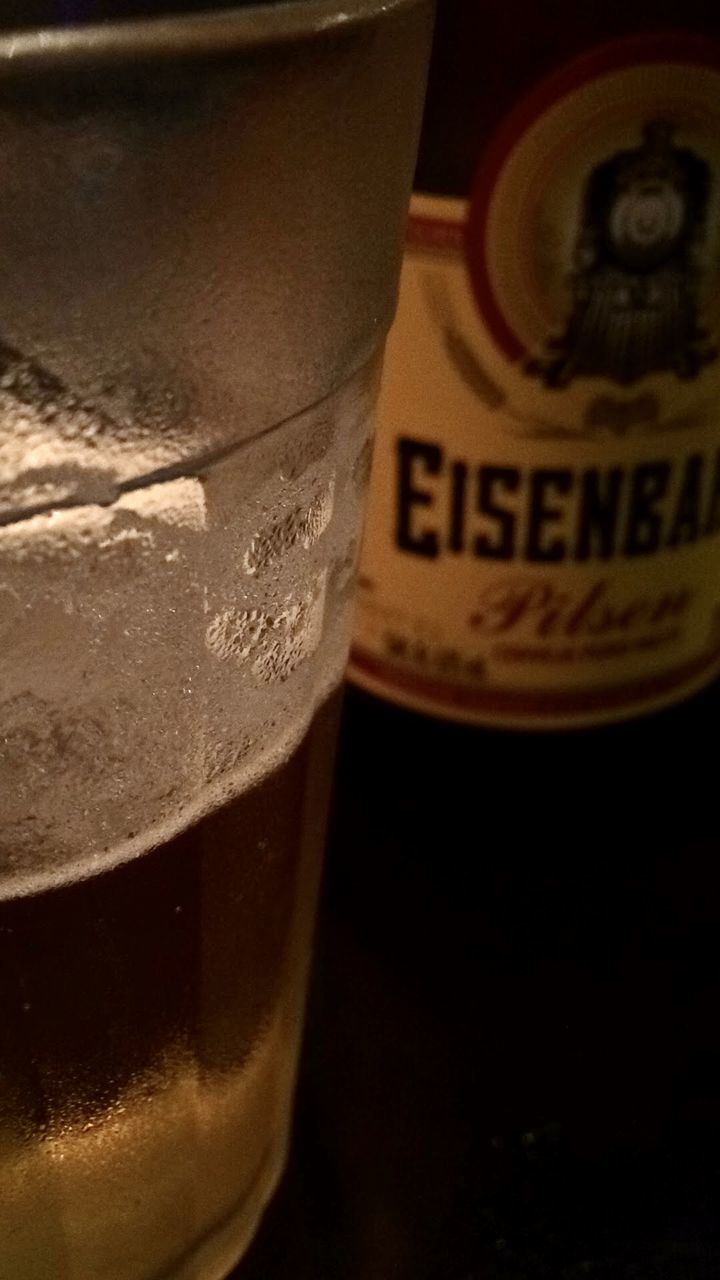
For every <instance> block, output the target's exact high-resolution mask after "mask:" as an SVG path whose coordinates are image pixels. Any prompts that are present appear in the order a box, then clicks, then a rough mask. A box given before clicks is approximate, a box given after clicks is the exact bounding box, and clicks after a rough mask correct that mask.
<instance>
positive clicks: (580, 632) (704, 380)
mask: <svg viewBox="0 0 720 1280" xmlns="http://www.w3.org/2000/svg"><path fill="white" fill-rule="evenodd" d="M719 334H720V48H719V47H718V46H717V45H716V44H714V43H713V42H710V41H707V40H704V39H701V38H699V37H690V36H687V37H684V36H682V35H678V34H672V35H670V36H667V35H657V36H648V37H641V38H637V39H635V38H633V39H631V40H626V41H622V42H617V43H615V44H613V45H610V46H607V47H605V48H602V49H600V50H596V51H595V52H594V53H592V54H590V55H588V56H586V57H584V58H582V59H580V60H579V61H577V62H576V63H574V64H572V65H571V66H569V67H565V68H563V69H562V70H561V71H560V72H558V73H556V74H555V75H553V76H552V77H551V78H550V79H548V80H547V81H545V82H543V83H542V84H541V85H540V86H538V87H537V88H536V90H535V91H534V92H533V93H532V94H531V95H530V96H529V97H528V99H526V100H525V101H523V102H522V103H521V104H520V105H519V107H518V108H517V109H516V111H515V112H514V113H513V115H512V116H511V117H510V118H509V119H508V120H507V121H506V122H505V124H504V126H503V127H502V128H501V130H500V131H499V133H498V135H497V136H496V137H494V138H493V139H492V140H491V142H490V145H489V146H488V148H487V150H486V152H485V154H484V155H483V156H482V158H481V162H480V165H479V169H478V173H477V178H476V182H475V184H474V188H473V191H472V192H471V196H470V199H469V200H468V201H458V200H445V199H439V198H436V197H426V196H419V195H418V196H416V197H414V199H413V205H412V211H411V219H410V226H409V234H408V246H407V252H406V256H405V262H404V267H403V274H402V282H401V294H400V307H399V313H398V317H397V322H396V325H395V328H394V330H393V332H392V334H391V337H390V342H389V349H388V356H387V364H386V372H385V380H384V388H383V393H382V397H381V407H380V425H379V429H378V436H377V441H376V448H375V458H374V463H373V471H372V477H371V486H370V506H369V515H368V524H367V528H366V535H365V541H364V547H363V555H362V562H361V574H360V582H359V592H358V604H357V613H356V624H355V642H354V650H353V658H352V663H351V672H350V674H351V677H352V679H354V680H355V681H356V682H357V683H359V684H362V685H363V686H364V687H366V688H368V689H369V690H371V691H372V692H375V693H378V694H380V695H383V696H386V697H389V698H391V699H393V700H395V701H397V702H400V703H402V704H405V705H408V706H411V707H414V708H416V709H419V710H422V711H427V712H430V713H434V714H438V715H445V716H449V717H453V718H457V719H462V720H469V721H475V722H479V723H490V724H493V723H494V724H498V725H507V726H522V727H528V728H533V727H536V728H547V727H564V726H567V727H570V726H573V725H580V724H594V723H600V722H603V721H609V720H614V719H619V718H623V717H626V716H628V715H632V714H636V713H638V712H640V711H643V710H649V709H653V708H659V707H661V706H663V705H667V704H669V703H671V702H674V701H677V700H678V699H680V698H683V697H685V696H687V695H688V694H689V693H690V692H692V691H693V690H695V689H698V688H700V687H702V685H703V684H705V683H707V682H708V681H709V680H710V679H712V678H713V677H714V676H715V675H717V674H718V672H719V671H720V358H719V355H718V345H719V344H718V335H719Z"/></svg>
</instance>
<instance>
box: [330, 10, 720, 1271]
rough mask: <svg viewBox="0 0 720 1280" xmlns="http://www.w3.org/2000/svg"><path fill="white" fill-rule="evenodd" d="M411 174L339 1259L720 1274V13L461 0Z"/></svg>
mask: <svg viewBox="0 0 720 1280" xmlns="http://www.w3.org/2000/svg"><path fill="white" fill-rule="evenodd" d="M416 191H417V194H416V195H415V197H414V200H413V206H412V211H411V216H410V221H409V228H408V243H407V253H406V260H405V266H404V271H403V280H402V287H401V300H400V307H399V314H398V318H397V323H396V327H395V330H394V333H393V335H392V337H391V341H390V346H389V351H388V363H387V368H386V375H385V386H384V393H383V399H382V402H381V415H380V422H379V427H378V435H377V442H376V451H375V459H374V464H373V472H372V479H371V489H370V508H369V518H368V525H367V530H366V535H365V543H364V548H363V555H362V561H361V572H360V581H359V591H358V607H357V615H356V630H355V645H354V652H353V660H352V667H351V682H352V683H351V686H350V688H349V689H348V694H347V702H346V709H345V719H344V728H343V735H342V748H341V758H340V768H339V776H338V787H337V801H336V808H335V818H334V835H333V845H332V850H331V859H330V870H329V882H328V884H329V888H328V896H329V915H328V919H329V920H330V924H329V925H328V926H327V929H328V930H329V931H330V932H329V933H328V934H327V936H326V939H325V942H324V950H323V951H322V953H321V956H322V959H321V967H320V988H321V996H320V999H321V1000H322V1002H324V1003H323V1004H322V1008H323V1011H324V1012H323V1017H324V1019H325V1023H326V1024H327V1026H328V1027H329V1028H330V1030H328V1031H327V1046H326V1054H327V1058H326V1061H327V1063H328V1064H330V1065H329V1066H328V1068H327V1070H328V1071H329V1072H331V1070H332V1071H334V1072H335V1079H336V1080H337V1079H338V1078H342V1081H343V1088H342V1093H343V1098H342V1102H341V1103H340V1102H337V1103H335V1104H334V1106H335V1110H334V1112H333V1119H332V1124H328V1130H329V1131H331V1132H332V1134H333V1135H334V1136H333V1141H334V1142H335V1143H336V1144H337V1146H338V1151H339V1154H337V1160H338V1161H339V1163H340V1165H341V1168H342V1178H344V1179H345V1182H344V1184H343V1185H344V1186H345V1187H346V1194H347V1203H348V1206H349V1207H348V1210H347V1212H348V1213H349V1214H350V1215H351V1216H352V1215H356V1222H357V1223H360V1224H362V1230H360V1229H358V1230H356V1232H355V1236H354V1238H355V1239H360V1238H362V1240H363V1245H362V1250H363V1251H364V1252H363V1259H364V1261H363V1262H362V1263H361V1262H360V1261H357V1259H356V1262H357V1265H356V1267H355V1268H354V1269H353V1266H352V1265H350V1263H348V1267H347V1270H346V1272H345V1274H346V1275H353V1276H354V1275H357V1276H358V1277H361V1276H364V1275H365V1274H367V1275H373V1276H374V1277H376V1276H386V1275H387V1276H390V1275H392V1276H403V1277H404V1276H407V1277H408V1278H409V1277H412V1278H413V1280H418V1277H425V1276H427V1277H428V1278H429V1280H466V1277H470V1276H473V1277H474V1276H475V1275H476V1274H477V1275H482V1276H483V1277H492V1278H494V1277H501V1276H502V1277H504V1278H507V1280H511V1278H512V1280H519V1278H520V1277H522V1280H540V1277H542V1278H543V1280H546V1278H547V1277H553V1280H555V1278H556V1277H559V1276H561V1275H562V1276H563V1277H571V1278H572V1280H575V1277H581V1276H583V1277H584V1276H586V1275H587V1276H591V1277H593V1280H597V1278H600V1277H602V1280H605V1278H606V1277H608V1278H609V1277H612V1278H613V1280H618V1278H621V1280H624V1278H625V1277H628V1278H629V1277H631V1276H633V1277H641V1276H642V1277H646V1276H650V1275H652V1276H656V1275H657V1276H660V1275H662V1277H663V1280H681V1278H682V1280H686V1278H687V1277H689V1276H691V1275H692V1276H693V1277H703V1278H705V1277H710V1276H711V1275H713V1276H714V1275H717V1274H720V1271H719V1264H720V1243H719V1241H718V1231H717V1222H716V1220H715V1218H714V1213H713V1203H714V1201H713V1196H714V1195H716V1194H717V1190H718V1187H719V1185H720V1178H719V1176H718V1175H719V1174H720V1161H719V1159H718V1152H719V1151H720V1016H719V1015H720V876H719V873H718V863H719V855H720V838H719V837H718V819H717V812H716V805H715V794H714V792H715V786H716V785H717V783H716V775H717V764H716V747H715V740H716V736H717V729H718V715H719V711H720V707H719V698H718V680H717V676H718V672H719V671H720V395H719V392H720V257H719V252H720V16H719V11H718V9H717V7H716V6H713V5H710V4H708V3H706V2H705V0H686V2H685V3H683V4H679V3H678V2H677V0H603V2H602V3H600V2H599V0H589V2H588V3H584V4H564V3H562V4H560V3H556V4H551V5H542V6H541V5H520V4H515V3H512V0H510V2H507V3H499V2H494V3H489V4H481V3H479V2H477V0H441V3H440V10H439V16H438V26H437V32H436V44H435V53H434V59H433V64H432V68H431V75H430V89H429V98H428V103H427V109H426V116H425V122H424V130H423V138H422V143H421V153H420V159H419V163H418V169H417V181H416ZM341 954H342V957H344V962H345V966H346V967H345V970H343V969H342V966H341V965H340V964H339V962H338V957H339V956H340V955H341ZM348 966H349V971H350V972H351V973H352V975H353V978H352V982H351V984H350V985H351V987H352V993H351V997H350V998H348V978H347V973H348ZM338 974H341V977H338V976H337V975H338ZM338 1027H339V1028H341V1029H342V1028H344V1029H345V1030H344V1033H343V1032H342V1030H341V1031H340V1032H338ZM331 1093H332V1090H329V1095H330V1094H331ZM326 1105H330V1104H326ZM343 1126H344V1128H343ZM342 1134H344V1135H345V1136H344V1139H342V1141H344V1142H345V1147H344V1148H343V1150H344V1153H345V1154H343V1152H342V1151H340V1147H341V1145H342V1144H341V1136H338V1135H342ZM349 1152H352V1154H348V1153H349ZM379 1223H381V1224H382V1230H381V1229H380V1227H379V1225H378V1224H379ZM357 1248H358V1249H359V1248H360V1246H359V1245H358V1246H357ZM349 1256H355V1255H353V1254H352V1250H351V1252H350V1255H349ZM389 1259H392V1263H391V1261H389ZM393 1267H394V1268H395V1269H392V1268H393Z"/></svg>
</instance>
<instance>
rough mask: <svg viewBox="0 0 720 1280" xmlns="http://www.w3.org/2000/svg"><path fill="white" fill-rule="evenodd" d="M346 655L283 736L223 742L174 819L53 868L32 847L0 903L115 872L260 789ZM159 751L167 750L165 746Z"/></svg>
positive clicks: (4, 885)
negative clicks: (221, 753)
mask: <svg viewBox="0 0 720 1280" xmlns="http://www.w3.org/2000/svg"><path fill="white" fill-rule="evenodd" d="M345 657H346V655H345V649H344V647H343V648H342V650H339V651H338V653H337V654H336V660H335V662H333V663H332V664H323V677H324V678H323V680H322V682H321V684H320V685H319V687H318V691H317V694H316V697H315V699H314V701H313V702H312V704H311V705H310V706H309V707H308V709H307V713H306V714H305V715H304V716H302V717H297V718H296V719H294V720H293V721H292V723H291V724H290V725H288V726H286V727H285V729H284V731H283V732H282V733H279V734H278V733H277V731H276V729H275V728H274V726H272V725H268V726H266V729H267V733H266V742H265V745H264V746H262V747H259V748H258V747H256V746H255V745H254V743H253V744H248V743H247V742H244V741H243V740H242V738H240V739H239V740H238V741H237V742H236V743H235V744H223V746H224V749H225V751H226V752H227V753H228V754H227V755H226V756H225V757H224V758H223V759H220V760H219V761H217V760H216V761H213V762H210V768H209V769H208V771H207V777H206V779H205V780H204V781H203V783H202V784H201V785H200V786H199V787H198V788H197V789H196V790H195V791H194V792H193V793H192V794H191V795H189V796H188V797H187V798H186V799H180V798H175V803H174V805H173V812H172V814H171V815H167V816H165V815H164V816H163V817H161V818H160V819H158V820H157V821H155V822H152V823H150V824H148V825H147V826H144V827H143V828H142V830H140V831H138V832H137V833H133V834H132V835H130V834H129V835H128V836H127V837H126V838H124V839H121V840H118V841H115V842H114V843H113V844H112V845H111V846H110V847H108V848H105V849H102V850H98V851H94V852H90V853H87V854H84V855H81V856H80V857H77V856H75V857H72V856H70V857H65V856H64V855H63V854H60V855H59V856H56V857H55V858H54V859H53V861H51V862H50V863H49V864H45V865H42V866H40V867H38V866H37V865H35V866H33V865H32V863H33V857H32V846H31V852H30V856H29V857H28V864H29V865H27V866H25V865H22V864H16V865H9V866H8V867H7V868H0V902H1V901H7V900H9V899H14V898H20V897H30V896H32V895H34V894H38V893H45V892H48V891H51V890H55V889H61V888H64V887H67V886H69V885H72V884H77V883H79V882H80V881H82V880H89V879H91V878H92V877H94V876H97V875H103V874H105V873H106V872H108V871H112V870H114V869H115V868H116V867H119V866H121V865H122V864H124V863H127V862H130V861H131V860H133V859H135V858H139V857H142V856H143V855H144V854H147V853H150V852H152V850H153V849H156V848H158V847H159V846H160V845H162V844H166V843H168V842H169V841H170V840H173V839H175V838H176V837H177V836H179V835H182V833H183V832H184V831H187V830H188V829H189V828H190V827H192V826H194V825H195V824H196V823H198V822H200V821H202V819H203V818H206V817H208V816H209V815H210V814H212V813H214V812H215V811H216V810H218V809H221V808H223V807H224V806H225V805H227V804H230V803H231V802H232V801H234V800H237V799H239V798H240V797H241V796H242V795H244V794H245V793H246V792H248V791H250V790H251V789H252V788H254V787H256V786H258V785H260V784H261V783H262V782H263V781H264V780H265V779H266V778H268V777H269V776H270V775H271V774H272V773H274V772H275V771H276V770H278V769H280V768H281V767H282V766H283V765H284V764H286V763H287V761H288V760H289V759H290V757H291V756H292V754H293V752H294V751H296V750H297V748H298V747H299V746H300V745H301V743H302V740H303V738H304V736H305V734H306V733H307V732H308V731H309V730H310V727H311V725H312V721H313V719H314V717H315V714H316V713H317V711H318V710H319V709H320V708H321V707H322V705H323V704H324V703H325V702H326V701H327V700H328V699H329V698H330V697H331V696H332V694H333V693H334V692H335V691H336V690H337V688H338V687H339V685H340V684H341V681H342V678H343V675H344V668H345ZM156 749H157V750H158V751H162V743H161V742H160V743H158V744H157V747H156ZM233 753H234V754H233ZM248 756H249V757H250V758H249V759H248V758H247V757H248ZM142 766H143V762H142V761H139V767H140V768H142ZM41 838H42V834H41V833H40V834H39V835H37V836H34V840H37V839H41ZM11 839H12V835H11Z"/></svg>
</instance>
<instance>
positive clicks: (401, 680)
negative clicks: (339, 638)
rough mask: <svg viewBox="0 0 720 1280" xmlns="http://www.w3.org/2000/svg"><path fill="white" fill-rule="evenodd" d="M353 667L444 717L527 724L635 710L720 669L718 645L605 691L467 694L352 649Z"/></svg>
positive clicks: (462, 688) (480, 690) (477, 690)
mask: <svg viewBox="0 0 720 1280" xmlns="http://www.w3.org/2000/svg"><path fill="white" fill-rule="evenodd" d="M351 662H352V665H353V666H354V667H356V668H357V670H358V671H359V672H363V671H364V672H365V673H366V674H367V675H368V676H372V677H373V679H375V680H377V681H378V682H381V683H382V684H385V685H386V686H387V689H388V693H392V690H393V689H397V690H398V692H400V691H404V692H405V693H407V694H410V695H413V694H414V695H416V696H417V697H418V698H423V699H425V700H426V701H428V702H434V703H436V704H437V706H438V707H442V708H444V709H445V710H446V711H447V712H449V713H451V712H453V711H456V712H460V711H462V712H465V713H471V712H477V713H478V714H481V713H484V714H486V715H497V716H501V715H503V714H505V715H512V716H524V717H527V719H528V720H543V719H550V718H556V717H558V716H562V717H566V718H567V720H568V722H570V721H572V719H573V716H587V715H588V714H592V713H593V712H595V713H597V714H598V715H602V713H603V712H607V711H621V710H625V709H627V710H629V711H632V710H635V709H637V708H639V707H642V706H643V705H644V704H646V703H648V702H652V701H653V700H654V699H662V698H664V697H665V696H666V695H667V694H670V693H672V692H674V691H676V690H679V689H682V688H683V687H684V686H690V685H693V684H694V683H695V682H696V681H697V680H699V679H700V678H701V677H702V676H704V675H707V676H708V679H709V678H711V676H712V675H714V674H715V673H716V672H717V670H718V668H720V645H718V646H717V647H716V648H714V649H712V650H709V651H707V652H705V653H703V654H702V655H700V656H699V657H697V658H695V659H693V660H692V661H690V662H686V663H683V664H682V665H681V666H678V667H675V668H674V669H672V670H670V671H665V672H660V673H658V674H657V675H653V676H646V677H645V678H644V679H638V680H629V681H625V682H623V683H618V684H612V685H604V686H602V687H600V688H596V689H579V690H570V689H548V688H545V689H542V688H538V689H532V690H529V689H497V688H486V689H484V688H481V687H478V688H468V687H467V686H461V685H453V684H449V683H448V682H446V681H444V680H440V679H437V677H434V676H425V675H422V674H420V673H419V672H416V671H411V670H409V669H408V668H403V669H400V668H398V667H394V666H391V665H390V664H389V663H387V662H385V661H384V660H383V659H382V658H378V657H376V656H375V654H372V653H369V652H368V651H367V650H366V649H361V648H357V647H353V651H352V659H351Z"/></svg>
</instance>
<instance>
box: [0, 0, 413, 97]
mask: <svg viewBox="0 0 720 1280" xmlns="http://www.w3.org/2000/svg"><path fill="white" fill-rule="evenodd" d="M424 3H428V0H277V2H276V3H260V4H255V3H253V4H249V5H244V6H242V7H236V8H229V9H224V10H216V11H203V10H202V9H201V8H199V9H198V12H197V13H185V14H168V15H163V16H161V17H148V18H143V17H138V18H129V19H118V20H117V21H116V20H113V19H110V20H108V21H104V22H96V23H87V24H84V25H81V26H74V27H52V28H50V27H40V28H37V27H36V28H28V29H27V30H20V31H8V32H5V33H3V31H2V20H1V19H0V80H2V79H5V78H7V77H8V76H13V75H14V74H17V73H18V72H28V71H40V70H42V69H46V70H62V69H63V68H68V69H71V68H72V67H74V66H77V67H80V66H83V65H87V64H90V65H97V64H108V63H110V64H112V63H125V62H133V61H136V60H137V61H140V60H142V61H145V60H148V59H152V60H165V59H173V58H174V59H178V58H183V59H185V58H193V57H214V56H215V57H222V56H223V55H232V54H233V53H236V52H242V51H243V50H252V49H262V48H267V47H271V46H273V45H281V44H287V43H291V42H293V41H297V40H305V39H308V38H312V37H318V36H322V35H326V34H331V33H337V34H340V33H341V32H342V31H343V30H346V29H348V28H354V27H357V26H362V25H363V24H365V23H371V22H373V21H377V20H379V19H381V18H382V17H384V16H385V15H387V16H389V15H390V14H392V13H394V12H396V11H402V10H403V9H408V10H409V9H414V8H418V7H421V6H422V5H423V4H424ZM199 4H200V5H201V4H202V0H199Z"/></svg>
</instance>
